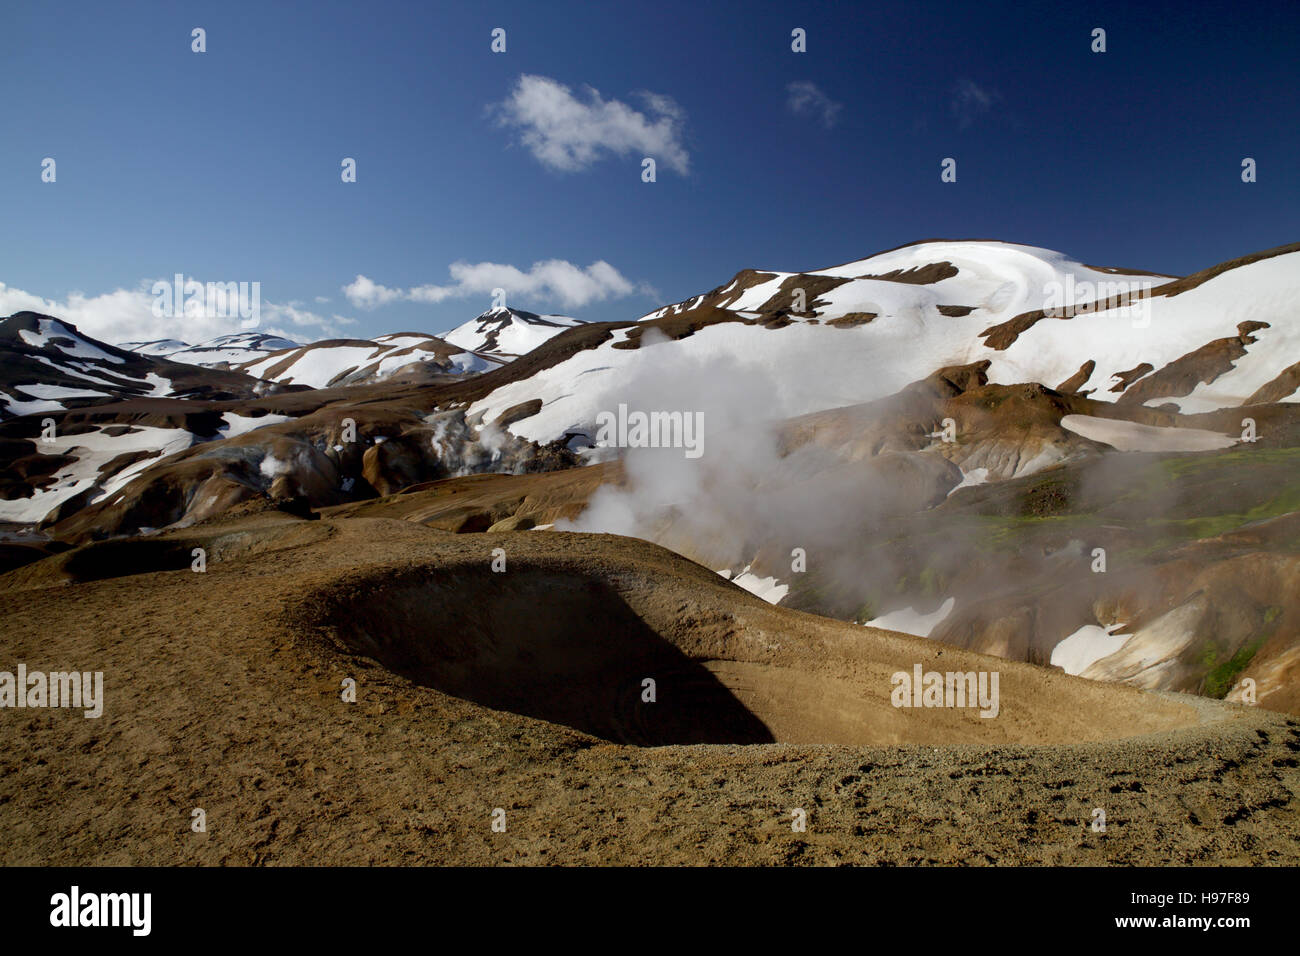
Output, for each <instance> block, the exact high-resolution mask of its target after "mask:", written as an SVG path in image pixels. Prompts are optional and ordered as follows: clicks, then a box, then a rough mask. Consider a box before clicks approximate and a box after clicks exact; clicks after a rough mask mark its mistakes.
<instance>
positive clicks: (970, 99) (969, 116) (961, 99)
mask: <svg viewBox="0 0 1300 956" xmlns="http://www.w3.org/2000/svg"><path fill="white" fill-rule="evenodd" d="M998 99H999V96H998V94H997V92H996V91H994V90H986V89H984V88H983V87H981V86H977V85H976V84H975V83H974V82H973V81H971V80H968V79H961V80H959V81H958V82H957V86H956V89H954V91H953V95H952V113H953V115H954V116H956V117H957V125H958V126H959V127H961V128H962V129H966V128H967V127H968V126H970V125H971V124H972V123H974V122H975V120H976V119H978V118H979V117H980V116H982V115H983V114H985V113H987V112H988V111H989V110H991V109H992V108H993V104H994V103H995V102H997V100H998Z"/></svg>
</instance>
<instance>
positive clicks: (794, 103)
mask: <svg viewBox="0 0 1300 956" xmlns="http://www.w3.org/2000/svg"><path fill="white" fill-rule="evenodd" d="M785 92H786V101H785V103H786V106H787V107H789V109H790V112H792V113H797V114H800V115H808V116H814V117H816V118H817V119H818V120H819V121H820V122H821V124H822V125H823V126H825V127H826V128H827V129H830V128H831V127H832V126H834V125H835V121H836V119H837V118H838V116H839V112H840V108H841V106H842V105H843V104H841V103H836V102H835V101H834V100H833V99H831V98H830V97H829V96H827V95H826V94H825V93H823V92H822V90H821V88H820V87H819V86H818V85H817V84H816V83H813V82H810V81H809V80H799V81H797V82H795V83H791V84H790V85H789V86H787V87H786V88H785Z"/></svg>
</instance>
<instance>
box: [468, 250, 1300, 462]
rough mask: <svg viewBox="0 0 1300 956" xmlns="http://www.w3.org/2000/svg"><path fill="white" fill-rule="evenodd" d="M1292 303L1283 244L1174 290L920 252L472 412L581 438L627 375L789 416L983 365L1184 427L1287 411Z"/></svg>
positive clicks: (508, 391)
mask: <svg viewBox="0 0 1300 956" xmlns="http://www.w3.org/2000/svg"><path fill="white" fill-rule="evenodd" d="M1297 301H1300V245H1293V246H1284V247H1280V248H1278V249H1273V250H1269V251H1267V252H1262V253H1258V254H1256V255H1254V256H1248V257H1245V258H1242V259H1238V260H1233V261H1231V262H1228V263H1223V264H1222V265H1219V266H1215V267H1213V268H1211V269H1206V270H1204V271H1202V272H1199V273H1196V274H1195V275H1192V276H1188V277H1186V278H1183V279H1175V278H1174V277H1170V276H1163V275H1156V274H1152V273H1142V272H1131V271H1126V270H1120V269H1109V268H1098V267H1093V266H1088V265H1084V264H1082V263H1078V262H1075V261H1073V260H1071V259H1069V258H1068V257H1066V256H1064V255H1062V254H1060V253H1056V252H1051V251H1049V250H1046V249H1039V248H1035V247H1032V246H1024V245H1015V244H1012V243H1005V242H992V241H929V242H921V243H916V244H914V245H909V246H904V247H901V248H898V249H894V250H890V251H888V252H883V253H880V254H879V255H875V256H871V257H869V258H867V259H861V260H856V261H853V262H848V263H845V264H843V265H839V266H832V267H830V268H826V269H821V270H817V271H812V272H797V273H796V272H777V271H756V270H744V271H742V272H740V273H737V274H736V276H735V277H734V278H732V280H731V281H730V282H728V283H726V284H724V285H722V286H719V287H718V288H716V289H714V290H712V291H710V292H706V293H703V294H701V295H697V296H694V297H693V298H691V299H688V300H685V301H683V302H679V303H676V304H674V305H669V306H665V307H664V308H662V309H658V310H656V311H654V312H651V313H649V314H648V315H646V316H644V317H642V319H641V320H640V321H639V322H637V323H628V324H625V325H621V326H618V325H615V324H610V328H611V331H612V335H611V336H610V337H608V338H607V339H606V340H605V341H603V342H598V343H597V344H595V345H594V346H593V345H590V344H588V345H587V346H586V347H584V348H580V349H577V350H575V351H574V352H573V353H572V354H570V355H568V356H567V357H562V358H563V360H562V361H559V362H557V363H555V364H552V365H551V366H549V367H546V368H543V369H541V370H539V371H537V372H536V373H535V374H532V375H530V376H529V377H527V378H523V379H519V380H516V381H512V382H509V383H507V384H504V385H502V386H501V387H499V388H497V389H495V390H494V391H493V392H491V393H490V394H488V395H486V396H484V397H483V398H481V399H480V400H479V401H478V402H477V403H476V404H475V405H474V407H473V411H475V412H482V413H483V414H484V416H485V417H486V418H487V419H489V420H490V419H491V418H492V417H493V416H494V415H495V414H498V413H500V412H501V411H504V410H505V409H509V408H512V407H516V406H519V405H521V403H526V402H529V401H533V400H540V401H539V402H538V406H539V410H538V411H537V413H536V414H534V415H532V416H530V417H527V418H521V419H519V420H517V421H516V422H515V423H514V424H512V425H511V426H510V427H511V430H512V431H513V432H514V433H515V434H518V435H520V436H521V437H527V438H530V439H532V440H535V441H551V440H553V439H556V438H559V437H561V436H563V435H564V434H565V433H566V432H571V431H586V432H587V433H588V434H590V433H592V431H593V429H594V423H595V416H596V414H597V413H598V412H600V411H602V410H606V409H608V408H610V407H613V406H612V404H611V402H612V401H613V400H614V399H615V397H616V396H617V395H618V394H619V393H620V392H621V391H623V390H625V388H626V386H627V383H628V382H629V381H631V380H632V379H633V378H634V377H642V378H653V377H654V375H655V374H656V373H655V370H656V369H662V370H669V369H674V368H681V367H684V366H685V365H686V363H695V364H697V365H700V366H706V365H710V364H717V363H729V364H731V365H734V366H736V367H738V368H740V369H741V370H743V371H744V372H745V374H748V375H751V376H760V377H761V378H762V380H763V381H764V382H765V384H766V386H767V388H768V390H769V392H770V395H771V403H772V405H773V407H775V408H778V409H780V412H781V413H782V414H784V415H790V416H793V415H802V414H808V413H811V412H815V411H819V410H822V409H828V408H836V407H841V406H845V405H850V404H854V403H860V402H869V401H873V400H876V399H881V398H884V397H886V396H888V395H892V394H895V393H897V392H898V391H899V390H900V389H902V388H903V387H904V386H906V385H907V384H908V383H910V382H915V381H918V380H920V379H923V378H925V377H926V376H927V375H929V374H930V373H932V372H934V371H935V370H936V369H939V368H944V367H948V366H960V365H969V364H972V363H977V362H984V361H987V362H988V363H989V364H988V372H987V374H988V378H989V381H991V382H993V383H1001V384H1011V383H1017V382H1038V383H1042V384H1043V385H1046V386H1047V387H1049V388H1057V389H1059V390H1060V391H1063V392H1067V393H1077V394H1081V395H1089V396H1090V397H1091V398H1093V399H1096V400H1100V401H1104V402H1114V403H1120V404H1125V405H1127V404H1137V405H1141V406H1144V407H1151V408H1157V407H1163V406H1168V407H1169V408H1171V409H1179V410H1181V411H1184V412H1189V413H1191V412H1200V411H1209V410H1212V409H1215V408H1222V407H1231V406H1236V405H1241V404H1246V403H1249V402H1252V401H1292V402H1294V401H1297V400H1300V396H1297V395H1296V389H1297V387H1300V367H1298V365H1297V363H1300V315H1297V310H1296V305H1295V303H1296V302H1297ZM651 329H653V330H655V333H656V334H655V335H649V334H648V333H649V332H650V330H651ZM643 336H645V339H644V341H645V342H646V343H647V346H648V347H647V348H641V347H640V346H641V344H642V341H643ZM663 339H667V341H663ZM651 343H653V344H651Z"/></svg>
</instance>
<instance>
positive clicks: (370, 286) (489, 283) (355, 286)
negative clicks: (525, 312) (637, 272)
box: [343, 259, 650, 309]
mask: <svg viewBox="0 0 1300 956" xmlns="http://www.w3.org/2000/svg"><path fill="white" fill-rule="evenodd" d="M448 271H449V272H450V273H451V278H452V280H453V281H452V283H451V284H449V285H421V286H414V287H412V288H410V289H405V290H403V289H390V288H388V287H387V286H382V285H379V284H378V283H376V282H374V281H372V280H370V279H368V278H366V277H365V276H363V275H359V276H357V277H356V279H355V280H354V281H352V282H351V283H349V284H348V285H346V286H344V287H343V294H344V295H346V296H347V297H348V301H349V302H351V303H352V304H353V305H354V306H356V307H357V308H363V309H373V308H375V307H376V306H379V305H384V304H386V303H388V302H393V301H396V300H398V299H405V300H407V301H410V302H424V303H432V302H442V301H443V300H445V299H463V298H467V297H469V296H475V295H481V296H489V295H491V294H492V290H493V289H505V290H506V295H507V296H508V297H512V296H520V297H523V298H526V299H536V300H541V301H544V302H555V303H558V304H559V305H561V306H563V307H565V308H581V307H582V306H584V305H590V304H591V303H593V302H601V301H603V300H605V299H611V298H615V299H616V298H620V297H622V296H627V295H632V294H633V293H634V292H648V291H650V290H649V289H648V288H647V287H646V286H645V285H644V284H643V283H635V282H632V281H631V280H629V279H628V278H626V277H625V276H624V275H623V274H622V273H621V272H619V271H618V270H617V269H615V268H614V267H613V266H612V265H610V264H609V263H608V262H605V261H604V260H603V259H602V260H599V261H597V262H593V263H592V264H591V265H589V266H587V267H586V268H582V267H580V266H576V265H574V264H573V263H571V262H566V261H564V260H563V259H547V260H546V261H544V262H534V263H533V265H532V268H530V269H529V270H528V271H527V272H525V271H523V270H522V269H520V268H518V267H516V266H512V265H506V264H504V263H499V262H453V263H452V264H451V265H450V266H449V267H448Z"/></svg>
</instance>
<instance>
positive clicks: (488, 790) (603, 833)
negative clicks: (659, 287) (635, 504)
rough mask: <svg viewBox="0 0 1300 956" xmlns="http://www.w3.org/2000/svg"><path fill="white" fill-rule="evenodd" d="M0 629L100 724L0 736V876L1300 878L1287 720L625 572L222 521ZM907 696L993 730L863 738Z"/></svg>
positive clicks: (40, 586)
mask: <svg viewBox="0 0 1300 956" xmlns="http://www.w3.org/2000/svg"><path fill="white" fill-rule="evenodd" d="M196 548H202V549H204V554H205V556H206V562H207V563H206V571H204V572H202V573H196V572H195V571H193V570H191V563H192V561H193V554H194V549H196ZM494 549H501V550H500V551H498V552H497V553H496V554H495V556H494V553H493V551H494ZM494 558H495V560H496V561H497V566H498V567H500V561H501V559H502V558H504V561H505V568H504V570H503V571H494V570H493V562H494ZM0 613H2V614H3V619H4V632H5V637H6V642H5V646H6V648H7V650H8V652H9V654H10V656H11V659H9V660H6V661H3V662H0V670H9V671H13V670H14V669H15V668H16V666H17V664H18V663H19V662H23V663H25V664H26V665H27V667H28V669H29V670H46V671H53V670H69V669H78V670H82V671H102V672H103V675H104V688H105V697H106V700H105V704H104V712H103V716H102V717H99V718H97V719H87V718H84V717H83V716H82V714H81V712H80V711H78V710H70V709H23V710H18V709H5V710H0V722H2V723H3V728H4V735H5V741H6V746H5V747H4V748H0V833H2V834H3V839H0V862H3V863H5V864H11V865H12V864H185V863H196V864H232V865H250V864H494V863H512V864H544V863H564V864H578V863H600V864H642V863H647V864H654V863H658V864H777V863H801V864H837V863H862V864H1010V863H1048V864H1106V863H1113V864H1163V863H1191V864H1291V865H1294V864H1296V863H1297V862H1300V819H1298V817H1297V807H1298V804H1297V800H1296V791H1297V788H1298V787H1300V770H1298V769H1297V767H1298V765H1300V721H1297V720H1296V719H1295V718H1293V717H1289V716H1287V715H1285V714H1278V713H1273V712H1267V711H1262V710H1259V709H1257V708H1253V707H1248V706H1243V705H1234V704H1225V703H1222V702H1219V701H1213V700H1208V699H1205V698H1198V697H1192V696H1185V695H1179V694H1167V693H1154V692H1148V691H1142V690H1138V689H1135V688H1131V687H1128V686H1124V685H1120V684H1106V683H1097V682H1092V681H1087V680H1083V679H1080V678H1074V677H1070V676H1067V675H1066V674H1064V673H1063V672H1060V671H1058V670H1055V669H1051V668H1045V667H1038V666H1034V665H1031V664H1026V663H1018V662H1013V661H1008V660H1002V659H998V658H993V657H986V656H984V655H980V654H976V653H973V652H969V651H964V650H960V649H957V648H953V647H948V646H944V645H941V644H938V643H934V642H928V641H926V640H924V639H919V638H912V637H908V636H905V635H899V634H894V633H891V632H887V631H880V630H875V629H871V628H864V627H859V626H854V625H851V624H847V623H842V622H837V621H833V620H830V619H827V618H822V617H817V616H814V615H810V614H804V613H801V612H797V611H792V610H788V609H785V608H780V607H774V606H771V605H768V604H766V603H764V602H763V601H761V600H759V599H758V598H756V597H754V596H753V595H750V594H748V593H747V592H745V591H743V590H741V589H740V588H738V587H736V586H734V585H732V584H730V583H728V582H727V581H725V580H723V579H722V578H721V577H720V576H718V575H717V574H715V573H714V572H712V571H710V570H708V569H706V568H703V567H701V566H699V565H697V564H694V563H692V562H690V561H688V560H686V559H684V558H681V557H679V556H677V555H675V554H673V553H672V552H669V551H667V550H665V549H662V548H659V547H657V546H655V545H652V544H648V543H646V542H643V541H638V540H635V539H630V538H619V537H613V536H606V535H573V534H560V533H555V532H550V531H543V532H538V531H502V532H493V533H490V534H453V533H450V532H448V531H444V530H440V529H435V528H430V527H426V526H423V525H420V524H417V523H415V522H413V521H408V520H398V519H393V518H367V517H343V516H328V517H325V518H320V519H317V520H303V519H301V518H298V517H294V516H291V515H288V514H284V513H281V512H278V511H274V510H268V511H257V510H256V509H253V508H250V509H247V510H246V511H245V513H243V514H233V515H232V516H228V517H225V518H222V519H217V520H214V521H210V522H207V523H204V524H199V525H196V526H194V527H191V528H188V529H186V530H183V531H174V532H169V533H164V534H158V535H150V536H146V537H141V538H132V539H119V540H112V541H103V542H97V543H92V544H89V545H85V546H82V547H79V548H75V549H72V550H69V551H65V552H63V553H60V554H57V555H53V556H51V557H47V558H44V559H42V560H40V561H37V562H34V563H31V564H28V565H26V566H24V567H21V568H18V569H16V570H14V571H11V572H9V573H8V574H6V575H3V576H0ZM918 663H919V664H921V665H922V667H923V668H924V670H926V671H931V670H936V671H941V672H947V671H997V672H998V673H999V675H1000V701H999V710H998V714H997V716H996V717H992V718H983V717H981V716H980V715H979V711H978V709H977V708H966V709H956V708H917V709H910V708H895V707H894V706H892V704H891V702H890V691H891V689H892V685H891V675H892V674H893V673H895V672H897V671H904V672H908V673H910V672H911V671H912V668H913V666H914V665H915V664H918ZM348 678H351V679H353V680H355V682H356V699H355V702H349V701H348V700H345V699H344V697H345V696H346V695H345V694H344V693H343V688H344V686H345V683H346V679H348ZM647 679H650V680H653V681H654V685H653V686H654V692H655V694H654V696H655V700H654V701H653V702H647V701H646V700H644V699H643V694H644V692H645V691H644V688H645V687H646V684H645V681H646V680H647ZM196 808H202V809H203V810H204V813H205V816H206V824H207V826H206V832H193V830H192V829H191V820H192V818H193V816H192V814H193V811H194V810H195V809H196ZM1095 808H1101V809H1102V810H1104V812H1105V820H1106V827H1105V831H1104V832H1097V831H1094V830H1093V829H1092V827H1091V824H1092V822H1093V819H1094V810H1095ZM796 810H803V811H804V812H805V814H806V820H807V827H806V830H805V831H803V832H796V831H795V830H794V829H793V828H792V826H791V821H792V819H794V816H795V814H794V811H796ZM499 811H504V814H502V813H501V812H499ZM494 820H496V821H497V822H498V824H499V823H500V822H501V821H502V820H504V823H505V828H504V832H500V826H499V825H498V827H497V828H496V829H494V828H493V822H494Z"/></svg>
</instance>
